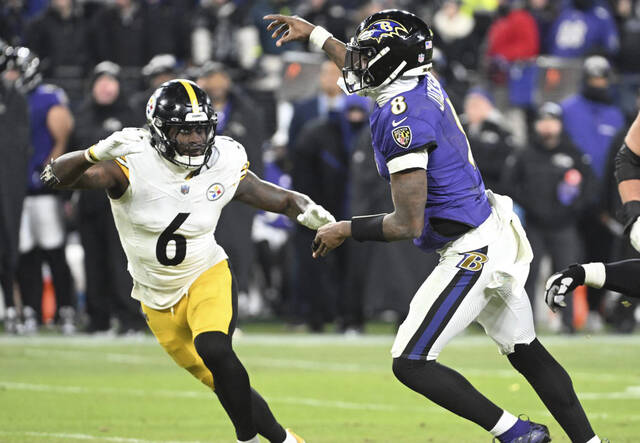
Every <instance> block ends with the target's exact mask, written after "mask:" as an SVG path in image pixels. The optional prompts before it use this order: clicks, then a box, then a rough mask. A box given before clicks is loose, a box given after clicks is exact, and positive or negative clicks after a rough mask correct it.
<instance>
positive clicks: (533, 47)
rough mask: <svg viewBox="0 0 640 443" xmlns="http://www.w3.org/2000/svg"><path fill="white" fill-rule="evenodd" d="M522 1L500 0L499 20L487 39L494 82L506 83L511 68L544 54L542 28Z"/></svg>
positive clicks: (493, 25) (494, 24)
mask: <svg viewBox="0 0 640 443" xmlns="http://www.w3.org/2000/svg"><path fill="white" fill-rule="evenodd" d="M524 6H525V5H524V2H523V1H521V0H500V4H499V6H498V16H497V18H496V20H495V21H494V22H493V23H492V24H491V27H490V28H489V33H488V37H487V57H488V59H489V60H488V61H489V66H490V71H491V75H492V79H493V80H494V81H495V82H496V83H504V82H505V81H506V79H507V77H508V76H509V70H510V68H511V64H512V63H514V62H519V61H528V60H531V59H532V58H534V57H536V56H537V55H538V54H539V52H540V36H539V33H538V25H537V23H536V21H535V19H534V18H533V16H532V15H531V13H529V11H527V10H526V9H525V8H524Z"/></svg>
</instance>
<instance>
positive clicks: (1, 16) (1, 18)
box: [0, 0, 27, 46]
mask: <svg viewBox="0 0 640 443" xmlns="http://www.w3.org/2000/svg"><path fill="white" fill-rule="evenodd" d="M26 26H27V18H26V8H25V6H24V0H6V1H4V2H2V4H0V39H2V40H4V41H6V42H8V43H9V44H10V45H15V46H18V45H21V44H23V40H24V32H25V28H26Z"/></svg>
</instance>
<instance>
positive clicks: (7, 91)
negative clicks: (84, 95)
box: [0, 42, 31, 333]
mask: <svg viewBox="0 0 640 443" xmlns="http://www.w3.org/2000/svg"><path fill="white" fill-rule="evenodd" d="M6 49H7V45H6V44H4V43H3V42H0V76H2V73H3V72H4V70H5V68H6V58H5V56H4V51H5V50H6ZM0 108H2V112H0V134H5V136H3V137H1V138H0V156H1V157H2V161H1V162H0V288H1V289H2V293H3V295H4V303H5V308H6V311H5V318H4V327H5V330H6V331H7V332H9V333H18V332H21V331H22V322H21V321H20V318H19V316H18V312H17V311H16V308H15V305H14V301H13V299H14V289H13V288H14V282H15V272H16V267H17V265H18V236H19V232H20V215H21V213H22V202H23V200H24V197H25V194H26V191H27V187H26V183H25V180H24V177H25V175H26V174H27V162H28V160H29V155H30V153H31V140H30V134H29V108H28V105H27V100H26V98H25V97H24V95H23V94H22V93H21V92H20V91H18V90H17V89H16V88H15V86H14V84H13V83H12V82H6V81H4V80H3V79H2V78H0ZM8 134H11V136H8Z"/></svg>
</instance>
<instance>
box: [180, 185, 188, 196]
mask: <svg viewBox="0 0 640 443" xmlns="http://www.w3.org/2000/svg"><path fill="white" fill-rule="evenodd" d="M180 192H182V194H183V195H187V194H188V193H189V185H186V184H185V185H182V186H180Z"/></svg>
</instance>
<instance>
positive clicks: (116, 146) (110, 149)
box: [88, 128, 146, 162]
mask: <svg viewBox="0 0 640 443" xmlns="http://www.w3.org/2000/svg"><path fill="white" fill-rule="evenodd" d="M145 134H146V133H145V131H144V129H140V128H124V129H123V130H122V131H116V132H114V133H113V134H111V135H110V136H109V137H107V138H105V139H104V140H100V141H99V142H98V143H96V144H95V145H93V146H92V147H90V148H89V149H88V156H89V157H90V159H91V160H93V161H94V162H101V161H104V160H113V159H115V158H118V157H122V156H123V155H128V154H136V153H138V152H142V151H143V150H144V147H145V144H144V141H145ZM91 160H90V161H91Z"/></svg>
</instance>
